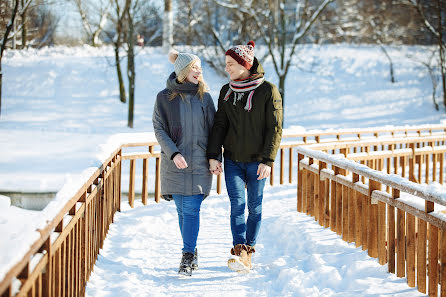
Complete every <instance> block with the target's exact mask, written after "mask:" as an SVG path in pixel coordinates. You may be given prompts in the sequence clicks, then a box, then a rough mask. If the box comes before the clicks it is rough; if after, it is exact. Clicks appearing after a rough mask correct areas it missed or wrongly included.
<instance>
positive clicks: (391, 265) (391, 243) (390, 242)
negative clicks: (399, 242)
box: [387, 205, 396, 273]
mask: <svg viewBox="0 0 446 297" xmlns="http://www.w3.org/2000/svg"><path fill="white" fill-rule="evenodd" d="M395 242H396V237H395V207H393V206H391V205H387V246H388V247H387V264H388V271H389V272H390V273H395Z"/></svg>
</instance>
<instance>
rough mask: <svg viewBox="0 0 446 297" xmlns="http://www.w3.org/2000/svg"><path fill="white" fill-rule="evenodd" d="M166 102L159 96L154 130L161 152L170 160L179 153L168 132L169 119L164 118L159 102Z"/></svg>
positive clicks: (154, 115)
mask: <svg viewBox="0 0 446 297" xmlns="http://www.w3.org/2000/svg"><path fill="white" fill-rule="evenodd" d="M163 99H164V100H165V98H163V96H162V95H160V94H158V96H157V98H156V101H155V106H154V107H153V115H152V122H153V130H154V131H155V137H156V140H157V141H158V143H159V144H160V146H161V150H162V151H163V152H164V153H166V155H167V157H168V158H169V159H172V156H173V155H174V154H175V153H177V152H179V150H178V148H177V146H176V144H175V143H174V142H173V140H172V138H170V136H169V135H168V133H167V132H166V131H168V128H167V125H168V123H167V118H166V117H163V116H162V111H161V110H160V105H159V104H158V101H159V100H163Z"/></svg>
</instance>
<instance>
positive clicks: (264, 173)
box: [257, 163, 271, 180]
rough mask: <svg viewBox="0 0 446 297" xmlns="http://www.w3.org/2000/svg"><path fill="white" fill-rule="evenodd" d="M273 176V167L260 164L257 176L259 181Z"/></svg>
mask: <svg viewBox="0 0 446 297" xmlns="http://www.w3.org/2000/svg"><path fill="white" fill-rule="evenodd" d="M270 174H271V167H269V166H268V165H266V164H263V163H260V164H259V167H258V168H257V175H258V176H259V177H257V180H261V179H264V178H267V177H269V176H270Z"/></svg>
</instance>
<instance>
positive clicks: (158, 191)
mask: <svg viewBox="0 0 446 297" xmlns="http://www.w3.org/2000/svg"><path fill="white" fill-rule="evenodd" d="M160 163H161V160H160V158H156V166H155V167H156V178H155V202H156V203H159V202H160V197H161V177H160V174H161V164H160Z"/></svg>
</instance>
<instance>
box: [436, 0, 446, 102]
mask: <svg viewBox="0 0 446 297" xmlns="http://www.w3.org/2000/svg"><path fill="white" fill-rule="evenodd" d="M437 12H438V46H439V48H440V69H441V82H442V86H443V104H444V106H445V107H446V59H445V53H444V48H445V44H444V42H443V33H444V31H443V29H444V28H443V20H442V11H441V5H440V0H437Z"/></svg>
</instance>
